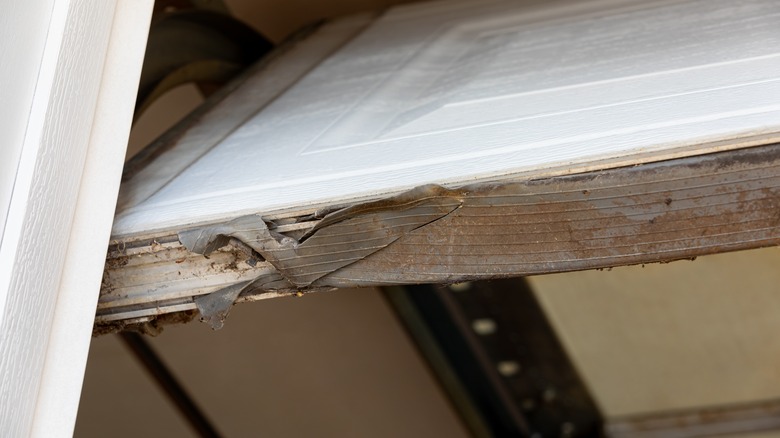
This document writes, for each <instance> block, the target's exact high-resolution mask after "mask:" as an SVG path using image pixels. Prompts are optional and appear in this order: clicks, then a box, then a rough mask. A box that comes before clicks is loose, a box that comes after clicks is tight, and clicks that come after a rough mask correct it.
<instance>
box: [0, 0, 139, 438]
mask: <svg viewBox="0 0 780 438" xmlns="http://www.w3.org/2000/svg"><path fill="white" fill-rule="evenodd" d="M25 5H26V4H25ZM25 8H30V9H32V8H33V6H20V9H25ZM151 10H152V1H151V0H144V1H137V0H113V1H102V0H54V1H53V2H52V12H51V16H50V20H48V22H47V25H46V26H30V27H29V28H28V29H23V30H22V33H21V34H19V35H17V36H16V37H17V38H22V39H24V38H27V37H29V38H36V37H38V36H40V35H39V33H40V32H43V34H44V35H45V45H44V48H43V52H42V55H41V61H40V71H39V73H38V75H37V78H36V82H35V90H34V93H33V94H32V95H31V96H30V100H29V101H27V102H23V101H22V102H19V107H18V108H17V109H18V110H20V111H22V110H24V108H25V107H28V108H31V109H30V111H29V114H30V115H29V118H28V120H27V125H26V128H25V135H24V139H23V144H22V146H21V148H20V150H21V153H20V158H19V162H18V166H17V172H16V176H15V183H14V186H13V190H12V192H11V197H10V207H9V209H8V219H7V222H6V226H5V228H4V230H3V240H2V246H0V331H1V333H0V394H1V395H0V397H2V398H1V399H0V435H2V436H46V437H54V436H70V435H71V434H72V431H73V425H74V422H75V416H76V411H77V407H78V398H79V393H80V390H81V381H82V379H83V373H84V367H85V365H86V359H87V350H88V347H89V342H90V333H91V326H92V321H93V315H94V308H95V305H96V302H97V296H98V291H99V287H100V278H101V274H102V268H103V262H102V259H103V254H104V251H105V247H106V245H107V242H108V236H109V232H110V224H111V219H112V216H113V211H112V210H113V205H114V203H115V199H116V193H117V190H118V185H119V175H120V169H121V166H122V162H123V158H124V151H125V148H126V144H127V137H128V132H129V127H130V122H131V119H132V110H133V102H134V96H135V92H136V87H135V86H133V85H132V84H137V83H138V78H139V77H140V70H141V63H142V59H143V53H144V49H145V44H146V34H147V32H148V25H149V20H150V17H151ZM27 12H29V10H27ZM39 19H42V20H46V19H47V17H45V16H42V17H40V18H39ZM25 32H26V33H29V35H28V34H26V33H25ZM13 40H14V39H11V43H13ZM5 41H8V40H5ZM3 61H4V63H5V62H9V60H6V59H4V60H3ZM10 61H13V60H10ZM4 73H6V72H4ZM7 74H8V77H5V76H4V77H3V78H2V82H3V83H5V84H13V83H14V82H15V81H14V80H15V76H16V75H23V74H25V72H24V71H22V70H20V71H18V72H14V71H9V72H7Z"/></svg>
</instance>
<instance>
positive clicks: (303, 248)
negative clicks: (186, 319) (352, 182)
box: [179, 185, 463, 288]
mask: <svg viewBox="0 0 780 438" xmlns="http://www.w3.org/2000/svg"><path fill="white" fill-rule="evenodd" d="M458 195H459V194H458V192H456V191H451V190H448V189H445V188H443V187H441V186H438V185H426V186H421V187H417V188H415V189H413V190H409V191H407V192H404V193H402V194H400V195H397V196H394V197H390V198H387V199H382V200H379V201H374V202H368V203H364V204H358V205H355V206H352V207H347V208H344V209H341V210H338V211H335V212H333V213H330V214H328V215H326V216H325V217H324V218H323V219H322V220H321V221H319V222H318V223H317V224H316V225H315V226H314V227H312V229H311V230H309V231H308V232H306V234H304V235H303V236H302V237H301V238H300V239H298V240H296V239H293V238H291V237H288V236H284V235H282V234H279V233H277V232H275V231H274V230H273V228H274V225H273V224H272V223H271V224H270V226H269V224H268V223H267V222H266V221H265V220H263V218H262V217H261V216H258V215H248V216H242V217H239V218H237V219H234V220H232V221H230V222H227V223H224V224H219V225H214V226H209V227H205V228H201V229H196V230H189V231H184V232H181V233H179V240H180V241H181V243H182V244H183V245H184V246H185V247H186V248H187V249H188V250H190V251H192V252H194V253H198V254H204V255H208V254H209V253H210V252H212V251H214V250H216V249H218V248H220V247H222V246H224V245H226V244H227V243H228V241H229V240H230V238H231V237H232V238H236V239H238V240H240V241H241V242H243V243H244V244H245V245H247V246H248V247H250V248H252V249H253V250H254V251H256V252H257V253H259V254H260V255H261V256H262V257H263V258H265V259H266V260H267V261H268V262H269V263H271V264H272V265H273V266H274V267H275V268H276V269H277V270H278V271H279V273H280V274H281V275H282V277H284V278H285V279H286V280H288V281H289V282H290V283H291V284H292V285H293V286H294V287H297V288H304V287H307V286H309V285H311V284H312V283H313V282H315V281H316V280H318V279H320V278H322V277H324V276H326V275H328V274H330V273H333V272H335V271H337V270H339V269H341V268H343V267H345V266H349V265H351V264H352V263H355V262H357V261H359V260H362V259H364V258H366V257H368V256H369V255H371V254H373V253H375V252H377V251H379V250H381V249H383V248H385V247H387V246H388V245H390V244H391V243H393V242H394V241H396V240H398V239H399V238H401V237H402V236H403V235H404V234H406V233H409V232H411V231H414V230H416V229H418V228H420V227H423V226H425V225H427V224H430V223H432V222H434V221H436V220H439V219H441V218H443V217H445V216H447V215H449V214H450V213H452V212H453V211H455V210H457V209H458V208H459V207H460V206H461V205H462V204H463V200H462V199H461V197H460V196H458Z"/></svg>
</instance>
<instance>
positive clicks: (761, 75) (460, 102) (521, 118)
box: [114, 0, 780, 236]
mask: <svg viewBox="0 0 780 438" xmlns="http://www.w3.org/2000/svg"><path fill="white" fill-rule="evenodd" d="M538 3H539V4H538V5H536V6H528V4H527V3H526V4H520V2H514V1H509V0H500V1H460V2H453V1H444V2H437V3H428V4H420V5H413V6H408V7H400V8H397V9H394V10H391V11H390V12H389V13H387V14H386V15H384V16H383V17H381V18H380V19H379V20H377V21H376V22H375V23H374V24H373V25H372V26H371V27H370V28H369V29H368V30H366V31H364V32H363V33H362V34H361V35H360V36H358V37H357V38H356V39H355V40H353V41H352V42H351V43H350V44H348V45H347V46H346V47H344V48H343V49H342V50H340V51H339V52H338V53H336V54H335V55H333V56H331V57H330V59H328V60H327V61H326V62H324V63H322V64H320V65H319V66H318V67H317V68H315V69H314V70H313V71H312V72H310V73H309V74H308V75H307V76H306V77H304V78H303V79H302V80H300V81H299V82H298V83H297V84H295V85H294V86H293V87H291V88H290V89H289V90H288V91H287V92H286V93H285V94H284V95H283V96H281V97H279V98H277V99H276V100H274V101H273V102H272V103H271V104H269V105H267V106H265V107H264V108H258V113H257V114H256V115H254V116H253V117H252V118H251V119H250V120H248V121H247V122H246V123H244V124H243V125H242V126H241V127H239V128H238V129H236V130H235V131H234V132H232V133H231V134H230V135H229V136H227V137H226V138H225V139H224V140H222V141H221V142H220V143H219V144H218V145H216V146H215V147H213V148H212V149H210V150H209V151H208V153H206V154H204V155H203V156H202V157H200V159H199V160H198V161H196V162H194V163H193V164H191V165H189V167H187V168H186V169H184V170H182V171H180V172H178V173H177V174H176V177H175V178H174V179H172V180H171V181H169V182H167V184H166V185H164V186H163V187H161V188H159V187H155V190H154V191H153V192H152V191H149V190H147V189H148V187H149V186H148V185H146V182H145V181H143V180H141V179H137V180H136V181H133V182H131V184H129V185H128V186H127V187H125V189H124V190H125V191H126V192H127V195H128V198H132V202H128V203H126V204H122V209H120V210H119V211H118V217H117V220H116V222H115V227H114V235H115V236H124V235H131V234H141V233H148V232H150V231H154V230H165V229H175V228H177V227H181V226H185V225H188V224H194V223H203V222H209V221H217V220H223V219H226V218H230V217H234V216H237V215H241V214H247V213H256V212H259V213H262V214H269V213H275V212H279V211H284V210H285V209H301V208H305V207H307V206H312V205H321V204H326V203H333V202H343V201H348V200H352V199H356V198H363V197H371V196H380V195H384V194H388V193H391V192H397V191H400V190H403V189H406V188H410V187H413V186H416V185H420V184H424V183H445V184H451V185H457V184H460V183H465V182H469V181H475V180H480V179H483V180H484V179H489V178H496V177H501V176H505V175H510V174H516V173H520V172H528V171H539V170H543V169H550V168H560V167H561V166H564V167H566V166H572V167H576V166H582V165H583V164H587V163H590V162H593V161H594V160H599V159H614V158H620V157H631V156H633V155H635V154H645V155H646V154H647V153H648V152H661V151H670V150H679V149H680V148H684V147H689V148H690V147H691V146H697V145H700V144H702V143H709V142H720V143H719V144H720V146H719V147H721V148H723V147H725V148H728V147H736V145H737V144H739V143H740V142H742V141H744V140H745V139H746V138H751V137H752V136H755V135H765V136H766V135H767V134H769V136H770V137H771V136H775V138H776V137H777V134H778V132H779V131H780V76H778V74H777V72H778V71H780V3H778V2H777V1H775V0H746V1H741V2H732V1H730V0H655V1H618V0H590V1H586V2H581V1H557V2H538ZM242 92H243V93H244V94H246V95H250V92H251V90H239V91H238V92H237V93H236V94H237V95H241V94H242ZM205 128H206V127H205V126H204V129H205ZM701 151H702V150H701V149H698V150H697V147H693V148H690V149H688V152H687V153H688V154H695V153H701ZM150 192H152V194H151V196H149V195H148V193H150ZM136 195H137V196H136Z"/></svg>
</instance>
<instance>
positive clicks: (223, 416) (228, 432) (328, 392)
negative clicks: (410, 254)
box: [76, 289, 466, 438]
mask: <svg viewBox="0 0 780 438" xmlns="http://www.w3.org/2000/svg"><path fill="white" fill-rule="evenodd" d="M151 343H152V346H153V347H154V348H155V349H156V350H157V351H158V352H159V353H160V355H161V356H162V358H163V359H164V360H165V362H166V363H167V364H168V365H169V367H170V368H171V370H172V371H173V372H175V374H176V376H177V377H178V378H179V379H180V380H181V381H182V383H183V384H184V385H185V386H186V387H187V389H188V391H189V392H190V393H191V394H192V396H193V397H194V398H195V400H196V401H197V403H198V404H199V405H200V406H201V407H202V408H203V410H204V411H205V412H206V413H207V415H208V416H209V417H210V418H211V420H212V421H213V422H214V423H215V424H216V426H217V428H218V429H219V430H220V431H221V432H222V433H223V434H224V435H225V436H232V437H242V436H264V437H309V436H310V437H339V438H341V437H344V438H347V437H388V438H390V437H420V438H427V437H432V436H446V437H452V438H457V437H465V436H466V433H465V431H464V429H463V428H462V426H461V424H460V421H459V420H458V418H457V417H456V416H455V413H454V412H453V411H452V409H451V408H450V406H449V403H448V401H447V400H446V399H445V397H444V396H443V394H442V393H441V392H440V391H439V388H438V386H437V384H436V383H435V381H434V380H433V379H432V377H431V375H430V374H429V372H428V369H427V367H426V365H425V364H424V363H423V362H422V360H421V359H420V357H419V356H418V355H417V353H416V351H415V350H414V347H413V346H412V344H411V343H410V342H409V340H408V339H407V337H406V334H405V333H404V332H403V329H402V328H401V327H400V326H399V324H398V323H397V321H396V320H395V317H394V315H392V313H391V312H390V310H389V308H388V307H387V305H386V303H385V302H384V300H383V298H382V297H381V295H380V294H379V293H378V292H377V291H376V290H373V289H362V290H343V291H337V292H327V293H321V294H311V295H306V296H304V297H301V298H283V299H275V300H269V301H265V302H261V303H252V304H243V305H239V306H236V307H235V308H234V309H233V311H232V312H231V314H230V318H229V319H228V321H227V322H226V325H225V328H224V329H222V330H220V331H216V332H215V331H212V330H211V329H209V328H208V327H207V326H206V325H205V324H200V323H197V322H196V323H192V324H190V325H186V326H178V327H171V328H168V329H166V330H165V331H164V332H163V333H162V334H161V335H160V336H159V337H157V338H151ZM188 435H189V430H188V429H187V425H186V424H185V423H184V422H183V421H182V420H181V419H180V418H179V416H178V414H177V413H176V412H175V411H174V410H173V409H172V408H171V406H170V405H169V403H168V402H167V400H165V399H163V398H162V395H161V393H160V392H159V390H158V389H157V388H156V387H155V386H154V385H152V383H151V381H150V380H149V378H148V377H147V376H146V375H145V374H144V372H143V371H142V370H141V369H140V367H139V366H138V365H137V364H136V362H135V360H134V358H133V357H131V356H130V355H129V354H128V352H127V351H126V350H125V348H124V346H123V345H122V344H120V341H119V339H118V338H116V337H115V336H106V337H101V338H98V339H96V340H95V342H94V343H93V346H92V350H91V352H90V358H89V364H88V366H87V375H86V380H85V384H84V391H83V396H82V403H81V406H80V410H79V417H78V420H77V424H76V436H77V437H105V436H112V437H117V438H121V437H138V436H188Z"/></svg>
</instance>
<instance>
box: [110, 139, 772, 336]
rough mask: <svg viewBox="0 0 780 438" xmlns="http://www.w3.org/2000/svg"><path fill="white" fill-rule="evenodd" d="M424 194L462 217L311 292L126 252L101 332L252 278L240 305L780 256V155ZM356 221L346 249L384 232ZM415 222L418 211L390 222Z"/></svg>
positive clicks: (735, 156)
mask: <svg viewBox="0 0 780 438" xmlns="http://www.w3.org/2000/svg"><path fill="white" fill-rule="evenodd" d="M422 193H425V194H426V196H427V197H428V198H431V199H436V197H442V198H446V199H449V200H452V199H456V200H458V202H459V203H460V206H459V207H458V208H456V209H455V210H454V211H452V212H451V213H449V214H446V215H444V216H442V217H440V218H437V219H436V220H433V221H431V222H428V223H426V224H425V225H423V226H420V227H418V228H415V229H413V230H411V231H407V232H404V233H403V235H402V236H400V237H399V238H398V239H397V240H394V241H393V242H391V243H389V244H387V245H386V246H385V247H383V248H382V249H381V250H378V251H375V252H373V253H371V254H369V255H367V256H365V257H362V258H359V260H357V261H354V262H351V263H350V264H348V265H346V266H341V267H339V268H338V269H335V270H334V271H333V272H330V273H328V274H326V275H323V276H320V277H318V279H317V280H316V281H313V282H312V283H311V284H310V286H308V287H306V288H299V287H296V286H295V284H294V283H293V282H290V281H287V280H288V279H285V278H284V276H283V275H281V274H280V273H279V271H278V270H277V269H275V268H274V266H273V265H272V264H270V263H268V262H266V261H265V259H264V257H263V256H262V254H258V252H257V251H255V250H253V249H251V248H249V249H247V248H246V245H243V244H242V242H240V241H236V239H233V240H232V243H230V244H228V245H227V246H225V247H223V248H222V249H221V250H220V251H219V252H217V253H215V254H212V255H211V256H210V257H212V258H211V259H209V258H206V257H205V256H203V255H199V254H193V253H191V252H189V251H187V250H186V248H183V246H182V245H181V244H180V243H179V242H178V238H177V237H176V236H167V237H165V238H164V239H163V238H162V237H161V238H160V239H159V240H153V241H151V242H135V244H134V245H133V246H132V247H130V246H123V244H116V245H114V246H113V247H112V250H111V252H110V254H109V259H108V263H107V269H106V276H105V278H104V288H103V294H102V296H101V300H100V304H99V306H98V321H102V322H109V321H112V320H113V321H118V320H122V319H126V318H130V317H133V318H153V317H155V316H156V315H160V314H165V313H169V312H170V311H180V310H192V309H194V307H195V306H194V303H193V301H192V297H193V296H196V295H203V294H207V293H211V292H214V291H216V290H219V289H220V288H221V287H225V286H229V285H231V284H235V283H238V282H241V281H246V280H247V279H251V278H252V277H253V276H254V277H255V279H256V280H255V281H254V282H253V283H251V284H250V286H249V287H247V288H245V289H244V290H243V292H242V293H241V296H240V298H239V301H249V300H256V299H263V298H269V297H276V296H283V295H293V294H297V293H302V292H306V291H308V290H322V289H327V288H333V287H355V286H376V285H389V284H412V283H451V282H458V281H464V280H476V279H490V278H500V277H512V276H525V275H536V274H545V273H552V272H567V271H576V270H584V269H598V268H608V267H613V266H620V265H631V264H641V263H653V262H666V261H672V260H679V259H692V258H695V257H697V256H701V255H706V254H713V253H719V252H726V251H736V250H742V249H750V248H759V247H765V246H772V245H777V244H780V144H770V145H765V146H759V147H753V148H747V149H741V150H733V151H727V152H720V153H715V154H708V155H702V156H697V157H689V158H680V159H675V160H667V161H661V162H657V163H651V164H644V165H637V166H627V167H622V168H617V169H609V170H602V171H594V172H586V173H581V174H576V175H569V176H559V177H550V178H537V179H527V180H523V181H497V182H494V183H481V184H475V185H470V186H464V187H461V188H456V189H445V188H440V190H437V191H436V192H435V193H433V194H431V193H430V192H425V191H424V192H422ZM390 205H393V203H392V202H391V203H390ZM353 210H354V211H356V212H358V214H357V215H356V216H354V217H352V218H350V219H354V220H355V221H357V222H352V225H349V226H344V225H348V224H347V222H346V221H337V222H335V223H332V224H331V225H329V227H340V228H341V229H340V230H339V232H338V233H333V235H334V236H342V237H341V238H342V239H344V242H347V241H361V236H365V235H368V234H366V233H369V234H370V233H372V232H375V230H373V229H372V227H370V226H369V227H355V224H356V223H357V224H360V223H363V224H365V223H370V222H372V221H376V220H377V216H376V211H375V210H371V209H361V208H356V209H355V208H353ZM410 212H411V213H412V214H416V213H415V211H413V210H406V211H404V212H401V214H399V215H394V216H392V215H391V216H390V219H388V217H385V218H383V219H382V221H387V220H396V219H397V218H398V217H403V216H404V214H408V213H410ZM384 213H387V210H384ZM331 214H332V213H331ZM325 217H327V216H325ZM319 221H320V218H319V217H317V216H316V215H314V216H304V217H298V218H290V219H288V220H287V221H286V223H281V224H280V225H279V226H278V227H277V228H275V233H276V234H277V235H278V237H279V238H280V239H283V238H288V239H292V240H295V239H297V238H300V237H301V236H302V235H303V233H304V232H305V230H307V229H310V228H311V227H313V226H315V224H317V223H318V222H319ZM326 222H328V221H326ZM330 222H333V221H330ZM273 226H274V225H273V224H271V227H272V228H273ZM350 227H352V228H354V229H351V228H350ZM318 229H319V230H320V231H318V233H319V232H322V230H325V229H328V227H318ZM314 235H317V234H316V233H315V234H314ZM161 241H163V242H161ZM299 243H300V242H299ZM304 243H305V242H304ZM342 243H343V242H342ZM340 244H341V243H340V242H338V241H331V242H329V245H332V246H331V248H332V250H327V248H326V250H324V251H317V252H316V254H312V253H309V254H307V257H308V260H307V263H306V264H305V265H311V266H312V267H313V268H312V269H315V267H317V266H320V265H321V264H328V263H330V262H332V261H333V259H335V258H343V257H345V251H347V252H348V251H349V246H348V245H347V246H344V245H341V246H339V245H340ZM301 246H302V245H301ZM294 261H295V262H300V260H294ZM296 269H300V263H299V264H298V265H297V266H296ZM134 282H135V283H134ZM133 288H135V289H133ZM144 289H146V290H148V292H144ZM129 291H133V293H129Z"/></svg>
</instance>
